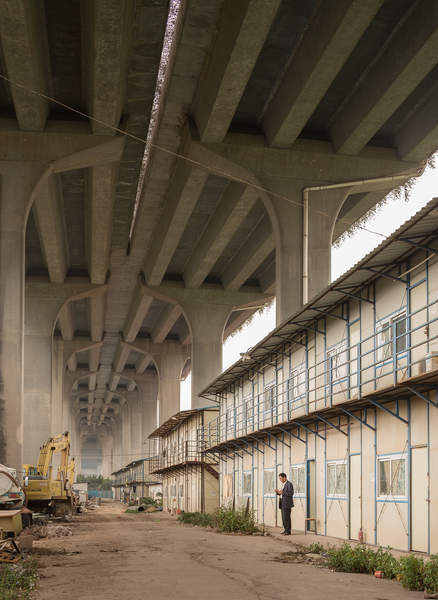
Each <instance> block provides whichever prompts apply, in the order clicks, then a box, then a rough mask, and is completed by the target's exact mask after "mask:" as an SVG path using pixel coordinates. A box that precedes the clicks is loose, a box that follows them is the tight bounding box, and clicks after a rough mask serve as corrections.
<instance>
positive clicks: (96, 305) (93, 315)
mask: <svg viewBox="0 0 438 600" xmlns="http://www.w3.org/2000/svg"><path fill="white" fill-rule="evenodd" d="M105 299H106V294H101V295H100V296H91V297H90V299H89V301H88V302H89V308H90V333H91V339H92V340H93V341H94V342H100V341H101V340H102V338H103V328H104V319H105Z"/></svg>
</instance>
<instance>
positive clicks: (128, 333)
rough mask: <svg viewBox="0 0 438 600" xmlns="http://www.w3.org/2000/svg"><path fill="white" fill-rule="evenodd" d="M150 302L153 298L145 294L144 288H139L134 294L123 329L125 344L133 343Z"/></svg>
mask: <svg viewBox="0 0 438 600" xmlns="http://www.w3.org/2000/svg"><path fill="white" fill-rule="evenodd" d="M152 302H153V297H152V296H149V295H147V294H145V290H144V287H143V286H139V287H138V288H137V290H136V292H135V296H134V300H133V302H132V304H131V308H130V309H129V313H128V317H127V319H126V323H125V326H124V328H123V339H124V340H125V342H133V341H134V340H135V338H136V337H137V334H138V332H139V331H140V327H141V325H142V323H143V321H144V318H145V316H146V314H147V312H148V310H149V307H150V305H151V304H152Z"/></svg>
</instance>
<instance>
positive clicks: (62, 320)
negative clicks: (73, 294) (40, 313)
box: [58, 302, 75, 341]
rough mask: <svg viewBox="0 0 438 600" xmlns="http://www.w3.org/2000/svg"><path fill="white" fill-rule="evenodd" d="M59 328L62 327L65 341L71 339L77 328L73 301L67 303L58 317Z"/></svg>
mask: <svg viewBox="0 0 438 600" xmlns="http://www.w3.org/2000/svg"><path fill="white" fill-rule="evenodd" d="M58 323H59V328H60V329H61V335H62V339H63V340H65V341H71V340H72V339H73V337H74V334H75V328H74V324H73V311H72V306H71V303H70V302H69V303H68V304H65V305H64V306H63V307H62V309H61V312H60V313H59V317H58Z"/></svg>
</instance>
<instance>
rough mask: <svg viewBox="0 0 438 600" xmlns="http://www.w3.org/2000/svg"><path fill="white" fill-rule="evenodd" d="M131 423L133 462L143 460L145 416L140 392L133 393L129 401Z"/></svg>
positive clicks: (131, 458)
mask: <svg viewBox="0 0 438 600" xmlns="http://www.w3.org/2000/svg"><path fill="white" fill-rule="evenodd" d="M129 407H130V421H131V451H130V454H131V457H130V459H129V460H128V462H131V460H137V459H139V458H142V450H143V443H142V442H143V440H142V437H143V414H142V412H143V411H142V398H141V395H140V392H139V391H137V392H132V393H131V398H130V400H129Z"/></svg>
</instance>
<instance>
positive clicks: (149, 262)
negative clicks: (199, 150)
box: [143, 160, 208, 285]
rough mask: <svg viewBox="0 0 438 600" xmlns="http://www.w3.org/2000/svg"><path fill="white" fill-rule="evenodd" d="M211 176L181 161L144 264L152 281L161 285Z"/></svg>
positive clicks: (171, 181)
mask: <svg viewBox="0 0 438 600" xmlns="http://www.w3.org/2000/svg"><path fill="white" fill-rule="evenodd" d="M207 179H208V172H207V171H206V170H205V169H200V168H199V167H191V166H189V165H188V164H187V163H186V162H185V161H182V160H179V161H178V163H177V165H176V168H175V170H174V172H173V175H172V177H171V179H170V185H169V189H168V193H167V197H166V200H165V205H164V208H163V212H162V214H161V217H160V220H159V222H158V225H157V227H156V229H155V233H154V236H153V239H152V244H151V246H150V247H149V249H148V252H147V256H146V261H145V264H144V269H143V270H144V274H145V278H146V281H147V283H148V284H149V285H160V283H161V281H162V279H163V277H164V275H165V273H166V269H167V267H168V265H169V262H170V261H171V259H172V256H173V254H174V252H175V250H176V248H177V246H178V243H179V241H180V239H181V237H182V235H183V233H184V230H185V228H186V225H187V223H188V220H189V219H190V216H191V214H192V212H193V209H194V208H195V206H196V203H197V202H198V199H199V196H200V195H201V192H202V189H203V187H204V185H205V183H206V181H207Z"/></svg>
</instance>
